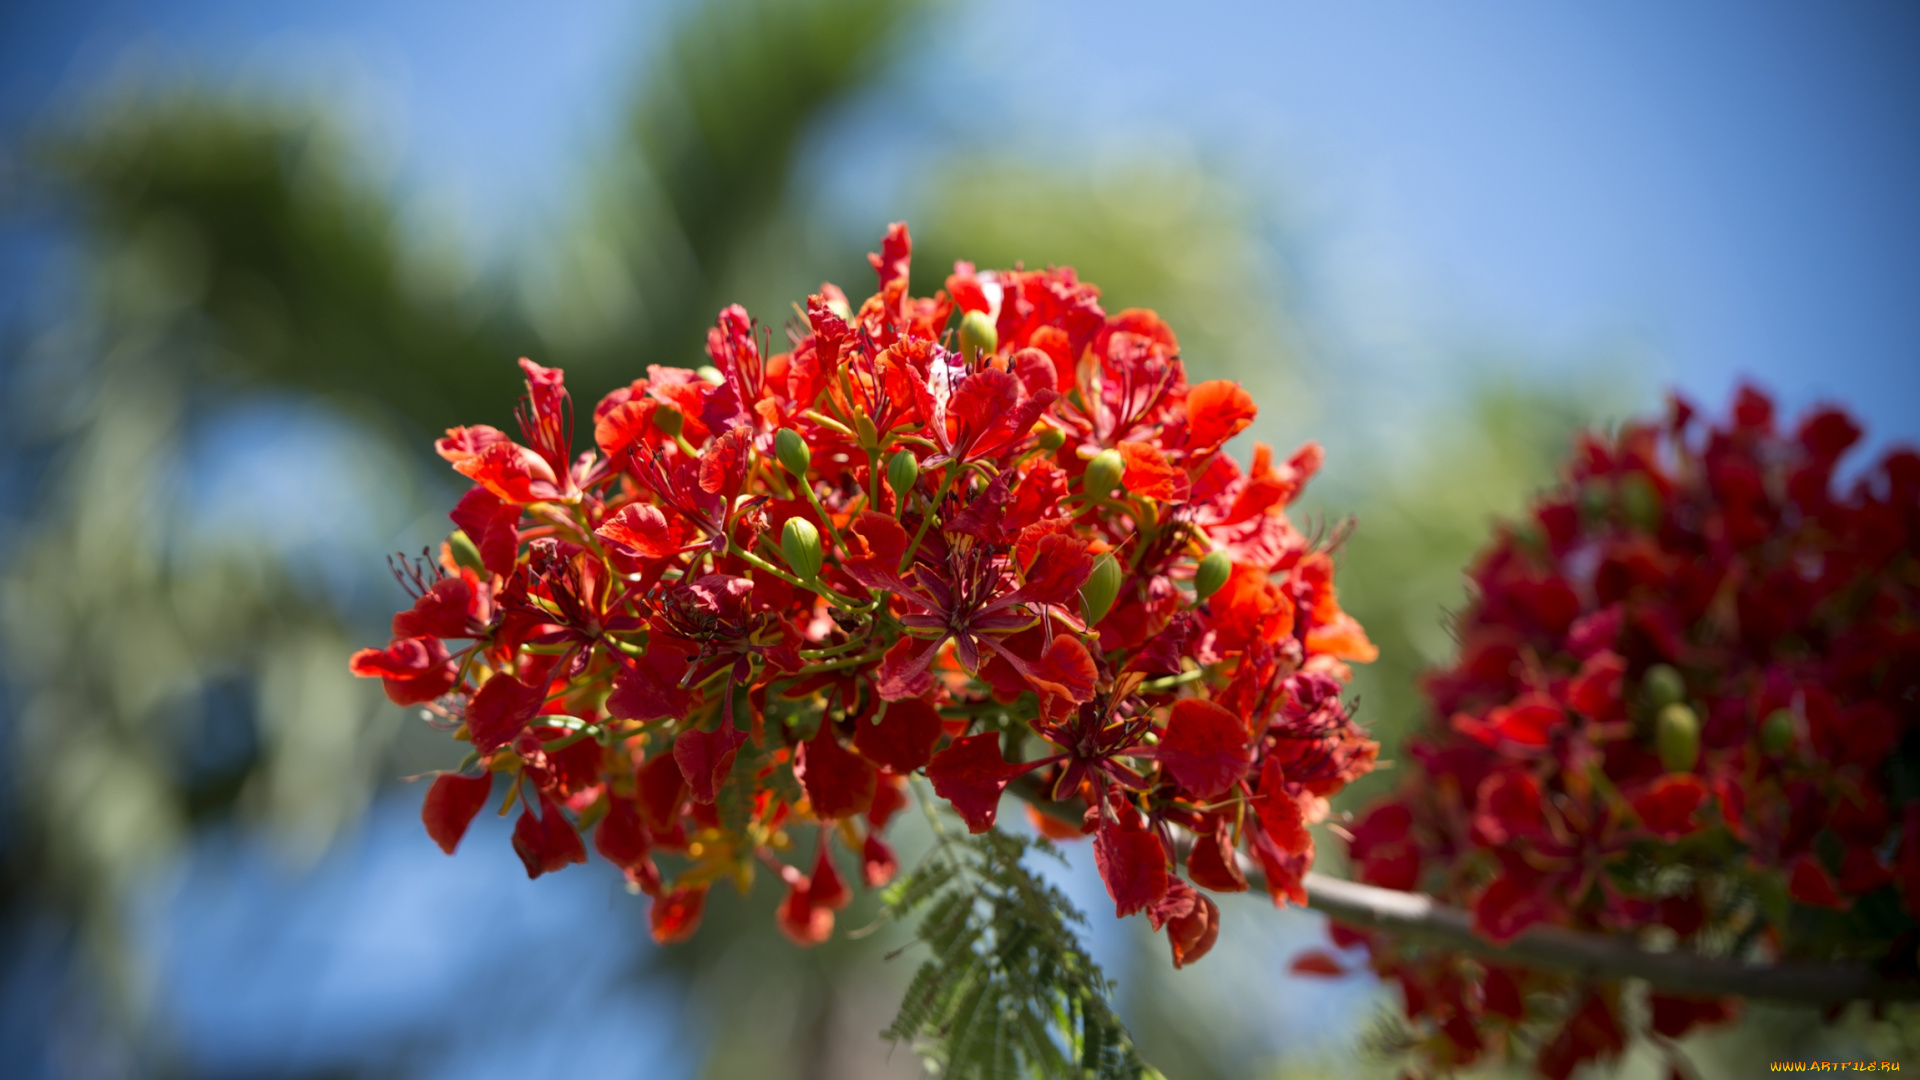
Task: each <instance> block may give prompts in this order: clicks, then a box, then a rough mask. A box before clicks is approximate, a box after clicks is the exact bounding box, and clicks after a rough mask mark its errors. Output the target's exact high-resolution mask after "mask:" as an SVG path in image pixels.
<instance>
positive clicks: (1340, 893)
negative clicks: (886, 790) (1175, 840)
mask: <svg viewBox="0 0 1920 1080" xmlns="http://www.w3.org/2000/svg"><path fill="white" fill-rule="evenodd" d="M1007 790H1008V791H1009V792H1010V793H1011V794H1013V795H1015V796H1016V797H1018V798H1020V799H1023V800H1025V801H1026V802H1028V803H1029V804H1030V805H1032V806H1034V807H1035V808H1036V809H1038V810H1039V811H1040V812H1041V813H1044V814H1047V815H1048V816H1050V817H1055V818H1058V819H1059V820H1061V821H1064V822H1067V823H1068V824H1072V825H1076V826H1077V825H1079V824H1080V822H1079V816H1078V815H1076V814H1070V813H1068V812H1066V811H1065V809H1064V808H1063V807H1061V805H1060V804H1059V803H1055V802H1052V801H1050V800H1048V799H1046V798H1045V797H1044V795H1043V793H1042V791H1041V789H1040V785H1039V784H1038V782H1036V781H1035V780H1034V779H1033V777H1032V776H1031V775H1029V776H1025V777H1022V778H1020V779H1019V780H1017V781H1015V782H1014V783H1013V784H1011V785H1009V786H1008V789H1007ZM1176 831H1177V830H1176ZM1181 835H1182V838H1183V840H1184V833H1182V834H1181ZM1179 846H1181V847H1182V848H1184V847H1185V843H1184V842H1181V843H1180V845H1179ZM1239 860H1240V870H1241V873H1242V874H1244V875H1245V877H1246V879H1247V881H1248V883H1249V884H1251V885H1252V886H1253V887H1254V888H1256V889H1264V888H1265V887H1266V885H1265V878H1264V877H1263V876H1262V874H1261V872H1260V866H1259V864H1258V863H1256V862H1254V861H1253V860H1252V859H1249V858H1247V857H1246V856H1245V855H1240V856H1239ZM1305 883H1306V887H1307V906H1308V907H1310V908H1312V909H1314V910H1315V911H1318V912H1320V913H1322V914H1324V915H1326V916H1327V917H1328V918H1330V919H1332V920H1333V921H1335V922H1338V923H1345V924H1346V925H1348V926H1353V927H1358V928H1360V929H1362V930H1378V931H1381V932H1383V933H1389V934H1394V935H1397V936H1400V937H1407V938H1416V939H1419V940H1421V941H1426V942H1430V943H1432V944H1435V945H1442V946H1446V947H1448V948H1453V949H1459V950H1460V951H1462V952H1466V953H1471V954H1473V955H1475V956H1482V957H1485V958H1487V959H1489V960H1493V961H1496V962H1498V963H1502V964H1513V965H1515V966H1518V967H1526V968H1533V969H1535V970H1538V971H1555V972H1561V973H1564V974H1568V975H1574V976H1578V977H1580V978H1586V979H1639V980H1642V981H1643V982H1645V983H1647V985H1649V986H1651V987H1653V988H1654V989H1656V990H1660V991H1663V992H1665V993H1669V994H1678V995H1682V996H1685V997H1738V998H1746V999H1748V1000H1751V1001H1774V1002H1782V1003H1787V1004H1796V1005H1837V1004H1842V1003H1844V1002H1848V1001H1920V980H1916V979H1894V978H1888V977H1887V976H1885V975H1882V974H1880V972H1878V971H1876V970H1874V968H1873V965H1871V964H1869V963H1865V962H1857V963H1837V962H1821V961H1796V960H1789V961H1783V962H1781V963H1777V964H1765V965H1756V964H1747V963H1742V962H1740V961H1738V960H1722V959H1717V958H1714V957H1708V956H1700V955H1697V954H1694V953H1685V952H1664V953H1661V952H1649V951H1647V950H1646V949H1643V948H1641V947H1640V945H1639V944H1638V943H1636V942H1635V941H1633V940H1632V939H1631V938H1626V937H1619V936H1616V935H1612V934H1596V933H1590V932H1587V931H1584V930H1570V929H1568V928H1566V927H1561V926H1540V925H1536V926H1534V927H1532V928H1530V929H1528V930H1526V931H1525V932H1523V933H1521V934H1520V936H1519V937H1517V938H1515V939H1514V940H1513V941H1511V942H1508V943H1507V944H1505V945H1499V944H1495V943H1494V942H1492V941H1489V940H1487V939H1486V938H1484V937H1481V936H1480V935H1479V934H1477V933H1475V932H1474V929H1473V916H1472V915H1471V914H1470V913H1468V912H1466V911H1463V910H1461V909H1460V908H1457V907H1452V906H1450V905H1447V904H1443V903H1441V902H1439V901H1438V900H1435V899H1434V898H1433V897H1431V896H1428V895H1426V894H1425V893H1409V892H1400V891H1398V890H1395V889H1383V888H1380V887H1379V886H1377V885H1362V884H1361V883H1359V882H1357V881H1344V880H1342V879H1340V878H1332V877H1328V876H1326V875H1325V874H1315V873H1309V874H1308V875H1307V876H1306V881H1305Z"/></svg>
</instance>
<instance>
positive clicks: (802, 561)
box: [780, 517, 820, 581]
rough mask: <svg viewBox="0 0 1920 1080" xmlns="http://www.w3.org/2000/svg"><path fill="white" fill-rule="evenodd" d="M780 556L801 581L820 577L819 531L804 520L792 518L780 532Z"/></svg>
mask: <svg viewBox="0 0 1920 1080" xmlns="http://www.w3.org/2000/svg"><path fill="white" fill-rule="evenodd" d="M780 554H781V555H783V556H785V557H786V560H787V567H788V569H790V570H792V571H793V576H794V577H797V578H799V579H800V580H801V581H812V580H813V579H814V578H817V577H819V576H820V530H819V529H816V528H814V527H813V522H811V521H808V520H807V519H806V518H798V517H792V518H788V519H787V524H786V525H785V526H784V527H783V528H782V529H781V530H780Z"/></svg>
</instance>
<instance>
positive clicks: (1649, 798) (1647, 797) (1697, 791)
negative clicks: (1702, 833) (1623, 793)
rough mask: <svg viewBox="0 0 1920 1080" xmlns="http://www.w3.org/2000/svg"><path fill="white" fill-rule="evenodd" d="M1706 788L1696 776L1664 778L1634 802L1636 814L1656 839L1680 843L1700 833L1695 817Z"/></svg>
mask: <svg viewBox="0 0 1920 1080" xmlns="http://www.w3.org/2000/svg"><path fill="white" fill-rule="evenodd" d="M1706 798H1707V788H1706V785H1705V784H1702V783H1701V782H1700V779H1699V778H1698V777H1696V776H1691V775H1688V776H1663V777H1661V778H1660V779H1658V780H1656V781H1654V783H1653V786H1652V787H1650V788H1648V789H1647V791H1646V793H1645V794H1643V795H1641V796H1640V797H1639V798H1637V799H1635V800H1633V811H1634V813H1636V814H1639V815H1640V820H1641V822H1643V823H1644V824H1645V825H1646V826H1647V828H1648V829H1649V830H1651V831H1652V832H1653V834H1654V835H1655V836H1658V837H1660V838H1661V839H1662V840H1678V839H1679V838H1681V837H1682V836H1685V835H1687V834H1688V833H1692V832H1697V831H1698V830H1699V829H1700V821H1699V818H1698V817H1697V816H1696V815H1697V813H1698V812H1699V810H1700V804H1701V803H1702V802H1705V801H1706Z"/></svg>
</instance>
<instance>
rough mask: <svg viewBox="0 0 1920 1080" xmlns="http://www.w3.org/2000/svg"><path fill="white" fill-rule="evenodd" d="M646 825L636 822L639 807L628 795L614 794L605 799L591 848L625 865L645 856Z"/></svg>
mask: <svg viewBox="0 0 1920 1080" xmlns="http://www.w3.org/2000/svg"><path fill="white" fill-rule="evenodd" d="M650 846H651V845H649V844H648V842H647V829H646V826H645V825H643V824H641V822H640V810H639V808H638V807H636V806H635V805H634V803H633V800H632V799H622V798H619V797H617V796H613V797H609V798H608V799H607V816H606V817H603V818H601V819H600V827H599V828H597V829H595V830H594V832H593V849H594V850H595V851H598V852H599V853H600V855H601V857H602V858H604V859H606V860H607V861H608V862H610V863H612V864H613V865H615V866H618V867H621V868H623V869H624V868H626V867H630V866H634V865H636V864H638V863H639V862H640V861H641V860H643V859H645V858H646V857H647V851H648V848H649V847H650Z"/></svg>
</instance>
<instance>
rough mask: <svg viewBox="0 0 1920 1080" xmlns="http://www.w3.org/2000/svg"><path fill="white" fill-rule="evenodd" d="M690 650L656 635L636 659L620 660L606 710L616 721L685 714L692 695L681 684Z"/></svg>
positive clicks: (651, 718) (655, 718) (690, 703)
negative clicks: (644, 651)
mask: <svg viewBox="0 0 1920 1080" xmlns="http://www.w3.org/2000/svg"><path fill="white" fill-rule="evenodd" d="M690 655H691V652H690V651H689V650H687V649H684V648H683V647H681V646H680V645H679V644H677V643H675V642H673V641H672V640H671V639H668V638H664V637H661V636H659V635H655V636H654V638H653V642H652V643H651V644H650V645H648V646H647V651H646V653H645V654H644V655H642V656H641V657H640V658H639V659H638V660H635V661H626V660H622V661H621V663H620V670H619V671H617V672H615V673H614V676H613V693H611V694H609V695H607V713H608V714H609V715H611V716H612V717H613V718H614V719H616V720H640V721H647V720H658V719H661V718H662V717H668V716H684V715H686V712H687V709H688V708H689V707H690V706H691V705H692V704H693V696H692V694H690V693H689V692H688V691H687V690H686V689H685V688H683V687H682V686H681V685H680V679H681V677H682V676H684V675H685V674H686V673H687V657H688V656H690Z"/></svg>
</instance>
